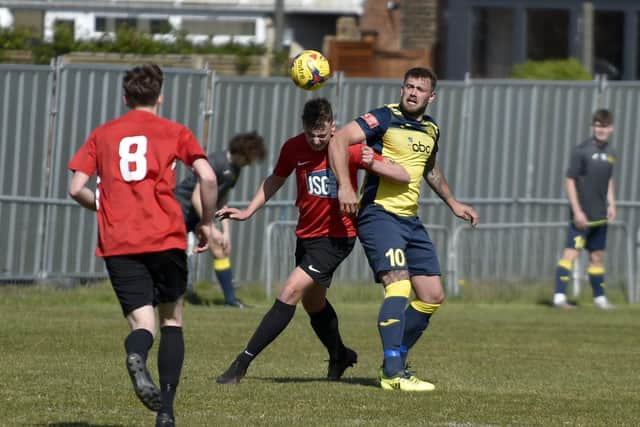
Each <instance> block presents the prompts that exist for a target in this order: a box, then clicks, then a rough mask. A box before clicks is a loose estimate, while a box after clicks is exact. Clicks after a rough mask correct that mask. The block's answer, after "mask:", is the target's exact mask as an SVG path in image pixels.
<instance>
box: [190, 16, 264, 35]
mask: <svg viewBox="0 0 640 427" xmlns="http://www.w3.org/2000/svg"><path fill="white" fill-rule="evenodd" d="M182 29H183V30H185V31H187V32H188V33H189V34H207V35H226V36H253V35H255V32H256V23H255V21H248V20H247V21H231V20H229V21H227V20H215V21H207V20H195V19H185V20H183V21H182Z"/></svg>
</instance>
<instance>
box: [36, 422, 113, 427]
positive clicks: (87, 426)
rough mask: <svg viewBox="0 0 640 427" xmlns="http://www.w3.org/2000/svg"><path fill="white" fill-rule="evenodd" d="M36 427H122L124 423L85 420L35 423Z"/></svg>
mask: <svg viewBox="0 0 640 427" xmlns="http://www.w3.org/2000/svg"><path fill="white" fill-rule="evenodd" d="M34 425H35V426H36V427H122V426H123V425H124V424H93V423H86V422H84V421H73V422H70V421H69V422H66V421H60V422H58V423H42V424H34Z"/></svg>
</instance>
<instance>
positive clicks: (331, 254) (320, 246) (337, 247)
mask: <svg viewBox="0 0 640 427" xmlns="http://www.w3.org/2000/svg"><path fill="white" fill-rule="evenodd" d="M355 243H356V238H355V237H314V238H311V239H298V240H297V242H296V266H297V267H300V268H301V269H303V270H304V272H305V273H307V274H308V275H309V276H311V278H312V279H313V280H314V281H315V282H316V283H318V284H319V285H322V286H325V287H327V288H328V287H329V286H330V285H331V278H332V277H333V272H334V271H336V269H337V268H338V266H339V265H340V263H341V262H342V261H344V259H345V258H346V257H347V256H349V254H350V253H351V250H352V249H353V245H354V244H355Z"/></svg>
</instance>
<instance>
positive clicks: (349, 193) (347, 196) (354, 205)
mask: <svg viewBox="0 0 640 427" xmlns="http://www.w3.org/2000/svg"><path fill="white" fill-rule="evenodd" d="M338 203H339V204H340V211H341V212H342V213H344V214H347V215H353V214H355V213H356V211H357V210H358V200H357V199H356V193H355V191H353V188H352V187H351V184H350V183H349V184H347V185H339V186H338Z"/></svg>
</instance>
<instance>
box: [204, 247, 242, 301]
mask: <svg viewBox="0 0 640 427" xmlns="http://www.w3.org/2000/svg"><path fill="white" fill-rule="evenodd" d="M209 249H210V251H211V255H212V256H213V272H214V273H215V275H216V278H217V279H218V283H219V284H220V287H221V288H222V293H223V294H224V305H225V306H227V307H236V308H242V307H243V304H242V303H240V302H239V301H238V300H237V298H236V291H235V289H234V288H233V270H232V269H231V258H229V252H228V251H227V250H225V248H223V247H222V245H220V244H218V243H217V242H215V241H213V240H211V241H209Z"/></svg>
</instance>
